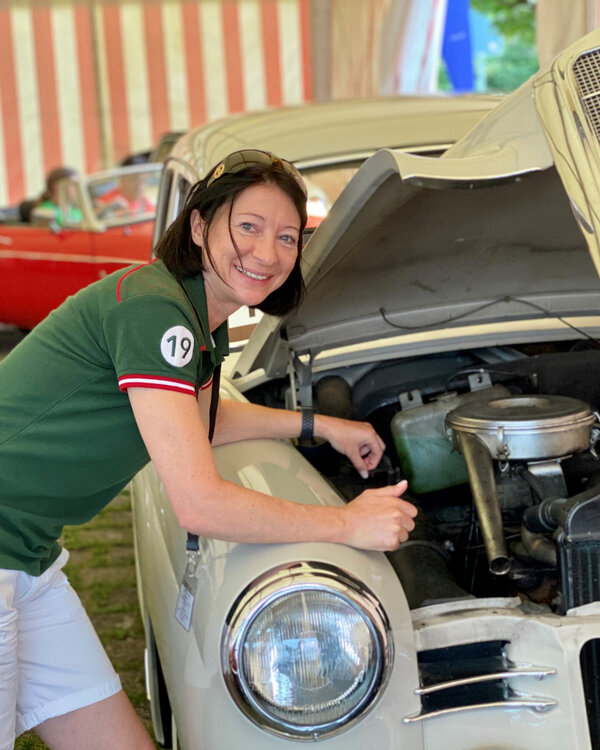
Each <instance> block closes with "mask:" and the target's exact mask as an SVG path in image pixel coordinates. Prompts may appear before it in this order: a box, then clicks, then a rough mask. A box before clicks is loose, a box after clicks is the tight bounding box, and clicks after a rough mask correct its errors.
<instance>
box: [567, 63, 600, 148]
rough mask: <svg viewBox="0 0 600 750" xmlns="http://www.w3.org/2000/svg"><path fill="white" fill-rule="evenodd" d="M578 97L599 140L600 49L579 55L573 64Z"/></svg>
mask: <svg viewBox="0 0 600 750" xmlns="http://www.w3.org/2000/svg"><path fill="white" fill-rule="evenodd" d="M573 73H574V75H575V80H576V81H577V85H578V87H579V97H580V99H581V103H582V105H583V108H584V109H585V112H586V115H587V117H588V120H589V122H590V124H591V126H592V128H593V130H594V132H595V133H596V138H598V139H599V140H600V50H598V49H594V50H590V51H589V52H585V53H584V54H583V55H580V56H579V57H578V58H577V60H576V61H575V64H574V66H573Z"/></svg>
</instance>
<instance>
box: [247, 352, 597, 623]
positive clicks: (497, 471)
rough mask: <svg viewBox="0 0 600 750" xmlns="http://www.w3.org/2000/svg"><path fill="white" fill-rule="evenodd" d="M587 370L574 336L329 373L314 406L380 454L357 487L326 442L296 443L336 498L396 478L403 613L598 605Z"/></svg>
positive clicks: (592, 375)
mask: <svg viewBox="0 0 600 750" xmlns="http://www.w3.org/2000/svg"><path fill="white" fill-rule="evenodd" d="M598 372H600V348H598V347H597V345H596V344H595V342H581V341H579V342H571V343H566V344H564V345H563V344H561V345H559V346H557V345H556V344H552V345H550V344H549V345H547V346H546V345H544V346H536V347H532V346H524V347H520V348H519V347H516V348H512V347H492V348H488V349H478V350H473V351H467V352H464V351H463V352H459V353H456V352H453V353H442V354H436V355H431V356H429V357H425V358H423V357H419V358H414V359H398V360H392V361H384V362H379V363H377V364H376V365H372V364H371V365H364V366H361V365H357V366H354V367H351V368H343V369H339V370H337V371H335V372H333V371H330V372H327V373H323V374H320V375H319V376H318V377H317V378H316V379H315V381H314V385H313V399H314V406H315V409H316V411H318V412H321V413H325V414H331V415H334V416H340V417H351V418H354V419H361V420H367V421H370V422H371V423H372V424H373V425H374V426H375V428H376V429H377V431H378V432H379V434H380V435H381V436H382V438H383V439H384V441H385V443H386V446H387V450H386V453H385V455H384V458H383V459H382V461H381V463H380V466H379V467H378V470H377V471H376V472H374V473H373V475H372V476H371V477H370V479H369V480H368V481H367V482H362V481H361V480H360V478H359V477H358V476H357V474H356V471H355V470H354V469H353V467H352V466H351V465H350V463H349V462H348V461H347V460H346V459H345V457H342V456H340V455H339V454H337V453H336V452H335V451H334V450H333V449H332V448H330V446H328V445H327V444H326V443H320V444H319V443H311V444H301V445H299V446H298V447H299V448H300V450H301V451H302V452H303V453H304V455H305V456H306V457H307V458H308V459H309V460H310V461H311V462H312V463H313V464H314V465H315V466H316V467H317V468H318V469H319V470H320V471H321V473H323V474H324V475H325V476H327V477H328V478H329V480H330V481H331V482H332V483H333V484H335V486H336V487H337V488H338V490H339V491H340V493H341V494H342V495H343V496H344V497H345V498H346V499H347V500H351V499H352V498H353V497H355V496H356V495H357V494H359V493H360V492H361V491H363V490H364V489H366V488H367V487H373V486H381V485H384V484H391V483H394V482H397V481H399V480H400V479H402V478H406V479H408V481H409V491H408V493H407V494H406V495H405V497H406V499H408V500H410V501H411V502H413V503H414V504H415V505H416V506H417V507H418V509H419V514H418V517H417V519H416V524H417V525H416V528H415V530H414V531H413V532H412V533H411V535H410V539H409V541H408V542H406V543H405V544H403V545H401V547H400V548H399V549H398V550H397V551H395V552H391V553H388V557H389V559H390V562H391V563H392V565H393V567H394V569H395V570H396V572H397V574H398V576H399V578H400V580H401V582H402V585H403V588H404V590H405V593H406V596H407V599H408V602H409V605H410V607H411V609H416V608H419V607H422V606H425V605H427V604H431V603H438V602H443V601H447V600H449V599H454V598H464V597H491V596H519V597H520V598H521V600H522V601H523V603H524V606H531V607H532V608H534V609H535V610H536V611H537V608H541V609H540V611H544V610H547V611H552V612H559V613H564V612H566V611H567V610H568V609H570V608H572V607H576V606H580V605H582V604H586V603H588V602H591V601H595V600H598V599H600V460H598V456H597V455H596V452H595V448H594V446H595V444H596V441H597V440H598V437H599V436H600V425H599V424H598V415H597V413H596V411H597V409H598V408H599V407H600V378H598V376H597V373H598ZM271 386H272V384H271ZM281 389H282V390H281V392H280V397H281V398H285V395H284V390H285V385H284V384H283V383H282V384H281ZM255 395H257V394H255ZM253 400H254V399H253ZM259 400H261V401H263V402H267V403H271V405H273V391H272V390H271V391H270V396H269V398H265V393H263V394H262V395H259ZM526 603H528V604H526Z"/></svg>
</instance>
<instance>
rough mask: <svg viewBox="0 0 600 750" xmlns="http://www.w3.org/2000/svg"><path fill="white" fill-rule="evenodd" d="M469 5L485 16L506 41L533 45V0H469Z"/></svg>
mask: <svg viewBox="0 0 600 750" xmlns="http://www.w3.org/2000/svg"><path fill="white" fill-rule="evenodd" d="M471 7H472V8H473V10H477V11H479V12H480V13H483V14H484V15H485V16H487V17H488V18H489V20H490V21H491V23H492V25H493V26H494V27H495V28H496V29H497V30H498V31H499V32H500V34H502V36H503V37H505V39H506V40H507V41H509V40H510V41H513V40H514V41H515V42H521V43H522V44H524V45H526V46H529V47H533V46H534V45H535V3H534V2H533V0H471Z"/></svg>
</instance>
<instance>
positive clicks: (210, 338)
mask: <svg viewBox="0 0 600 750" xmlns="http://www.w3.org/2000/svg"><path fill="white" fill-rule="evenodd" d="M180 283H181V285H182V287H183V288H184V289H185V291H186V292H187V295H188V298H189V300H190V302H191V303H192V305H193V307H194V310H195V311H196V315H197V316H198V321H199V322H200V327H201V328H202V333H203V334H204V340H205V341H206V351H207V352H208V353H209V354H210V358H211V360H212V363H213V365H218V364H220V363H221V362H222V361H223V359H225V357H226V355H227V354H229V334H228V331H227V321H225V322H224V323H221V325H220V326H219V327H218V328H216V329H215V330H214V331H212V332H211V330H210V326H209V324H208V308H207V306H206V290H205V288H204V278H203V277H202V274H201V273H199V274H197V275H196V276H188V277H186V278H185V279H181V282H180Z"/></svg>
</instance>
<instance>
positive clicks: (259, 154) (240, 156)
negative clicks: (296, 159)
mask: <svg viewBox="0 0 600 750" xmlns="http://www.w3.org/2000/svg"><path fill="white" fill-rule="evenodd" d="M256 164H259V165H261V166H264V167H275V168H276V169H282V170H283V171H284V172H287V174H289V175H291V176H292V177H293V178H294V179H295V180H296V182H297V183H298V185H299V187H300V189H301V190H302V192H303V193H304V195H305V197H308V193H307V190H306V185H305V184H304V180H303V179H302V175H301V174H300V172H299V171H298V170H297V169H296V167H295V166H294V165H293V164H292V163H291V162H289V161H286V160H285V159H280V158H279V157H278V156H275V155H274V154H271V153H269V152H268V151H261V150H259V149H255V148H247V149H244V150H243V151H234V152H233V153H232V154H229V156H226V157H225V159H223V161H222V162H219V164H217V166H216V167H215V168H214V170H213V173H212V174H211V175H210V177H209V178H208V180H207V181H206V187H210V186H211V185H212V184H213V182H215V180H218V179H219V177H222V176H223V175H224V174H235V173H236V172H241V171H242V170H243V169H247V168H248V167H253V166H254V165H256Z"/></svg>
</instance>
